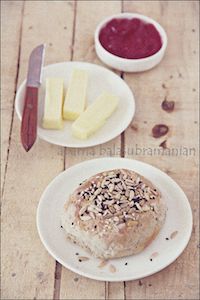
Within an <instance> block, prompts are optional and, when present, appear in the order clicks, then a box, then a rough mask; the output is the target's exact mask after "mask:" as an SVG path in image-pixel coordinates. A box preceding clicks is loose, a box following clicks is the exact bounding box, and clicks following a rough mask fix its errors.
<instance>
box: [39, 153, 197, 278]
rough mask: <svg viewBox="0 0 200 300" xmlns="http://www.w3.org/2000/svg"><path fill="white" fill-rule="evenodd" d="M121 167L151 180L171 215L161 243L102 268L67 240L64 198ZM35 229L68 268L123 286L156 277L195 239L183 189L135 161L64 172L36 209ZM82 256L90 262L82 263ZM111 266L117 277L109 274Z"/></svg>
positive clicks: (96, 162) (97, 162)
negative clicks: (63, 224) (82, 184)
mask: <svg viewBox="0 0 200 300" xmlns="http://www.w3.org/2000/svg"><path fill="white" fill-rule="evenodd" d="M118 168H126V169H130V170H133V171H136V172H138V173H139V174H141V175H143V176H145V177H146V178H147V179H149V180H150V181H152V183H153V184H155V185H156V186H157V187H158V189H159V190H160V191H161V194H162V195H163V198H164V199H165V201H166V204H167V207H168V211H167V216H166V221H165V223H164V226H163V227H162V229H161V231H160V232H159V234H158V236H157V238H156V239H155V240H154V241H153V242H152V243H151V244H150V245H149V246H148V247H147V248H146V249H145V250H143V251H142V252H141V253H139V254H137V255H132V256H128V257H123V258H119V259H111V260H109V262H108V264H107V265H106V266H105V267H103V268H99V267H98V266H99V264H100V260H99V259H97V258H95V257H93V256H92V255H90V253H88V252H86V251H85V250H83V249H82V248H81V247H79V246H78V245H76V244H74V243H72V242H70V241H69V240H67V239H66V236H65V233H64V230H63V229H62V228H61V221H60V219H61V214H62V212H63V207H64V204H65V202H66V199H67V198H68V197H69V195H70V194H71V193H72V192H73V191H74V189H76V188H77V186H78V185H79V183H80V182H82V181H83V180H85V179H88V178H89V177H90V176H92V175H94V174H96V173H99V172H102V171H106V170H111V169H118ZM83 170H84V172H83ZM37 228H38V232H39V236H40V238H41V240H42V243H43V244H44V246H45V248H46V249H47V251H48V252H49V253H50V254H51V255H52V256H53V257H54V258H55V259H56V260H57V261H58V262H60V263H61V264H62V265H63V266H64V267H66V268H68V269H70V270H72V271H73V272H76V273H78V274H80V275H83V276H86V277H89V278H92V279H96V280H102V281H125V280H134V279H139V278H143V277H145V276H149V275H152V274H154V273H156V272H158V271H160V270H162V269H163V268H165V267H167V266H168V265H169V264H171V263H172V262H173V261H174V260H175V259H176V258H177V257H178V256H179V255H180V254H181V253H182V252H183V250H184V249H185V247H186V246H187V243H188V241H189V239H190V236H191V231H192V212H191V208H190V204H189V201H188V199H187V197H186V195H185V194H184V192H183V191H182V189H181V188H180V187H179V186H178V184H177V183H176V182H175V181H174V180H173V179H171V178H170V177H169V176H168V175H167V174H165V173H164V172H162V171H161V170H159V169H157V168H155V167H153V166H151V165H149V164H146V163H143V162H140V161H137V160H131V159H125V158H99V159H93V160H88V161H84V162H82V163H80V164H77V165H75V166H73V167H71V168H69V169H67V170H65V171H64V172H62V173H61V174H59V175H58V176H57V177H56V178H55V179H54V180H53V181H52V182H51V183H50V184H49V185H48V187H47V188H46V190H45V191H44V193H43V195H42V197H41V199H40V202H39V205H38V210H37ZM80 256H82V257H86V258H89V259H88V260H87V261H82V262H80V261H79V257H80ZM110 265H113V266H114V268H116V272H114V273H112V271H110Z"/></svg>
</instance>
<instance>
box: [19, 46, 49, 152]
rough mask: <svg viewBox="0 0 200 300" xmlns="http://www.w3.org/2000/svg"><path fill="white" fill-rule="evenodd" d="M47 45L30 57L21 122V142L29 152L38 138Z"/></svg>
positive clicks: (36, 50)
mask: <svg viewBox="0 0 200 300" xmlns="http://www.w3.org/2000/svg"><path fill="white" fill-rule="evenodd" d="M44 52H45V45H39V46H37V47H36V48H34V49H33V51H32V52H31V55H30V57H29V63H28V74H27V81H26V92H25V98H24V109H23V115H22V123H21V142H22V145H23V147H24V149H25V150H26V152H28V151H29V150H30V149H31V147H32V146H33V144H34V143H35V140H36V138H37V114H38V89H39V86H40V84H41V74H42V66H43V62H44Z"/></svg>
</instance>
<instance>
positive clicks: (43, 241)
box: [36, 157, 193, 282]
mask: <svg viewBox="0 0 200 300" xmlns="http://www.w3.org/2000/svg"><path fill="white" fill-rule="evenodd" d="M101 160H111V161H113V160H116V161H118V160H121V161H131V162H132V163H134V162H136V163H139V164H141V165H143V166H150V167H151V168H153V169H154V170H156V171H158V172H161V173H162V175H164V176H166V178H167V180H169V181H170V183H171V184H173V185H174V186H176V188H177V189H178V190H179V192H181V193H182V194H183V195H184V197H185V200H186V201H185V204H186V205H187V208H188V216H189V219H190V220H189V222H190V228H188V229H189V231H188V236H187V237H186V241H185V245H184V247H183V248H182V249H181V250H180V251H179V253H178V254H177V255H175V256H174V257H173V258H172V259H171V260H170V261H169V262H168V263H167V264H162V265H160V267H159V268H158V269H157V271H149V272H146V273H145V275H144V276H142V277H141V276H140V275H139V276H134V277H132V278H131V277H130V275H129V276H127V277H126V276H124V277H123V278H122V279H120V278H119V279H117V278H111V277H106V276H105V275H104V277H103V278H100V277H99V276H98V275H97V276H96V275H95V274H94V275H93V274H92V275H91V274H90V273H88V272H84V271H82V270H81V269H76V268H74V267H73V266H70V265H68V263H66V262H65V261H63V260H62V259H61V258H59V257H58V256H57V255H56V253H54V251H53V250H52V249H51V248H50V247H49V246H48V243H47V242H46V240H45V238H44V237H43V235H42V233H41V230H40V224H39V223H40V209H41V206H42V201H43V199H44V198H45V194H46V192H47V190H48V189H49V187H50V186H51V185H52V184H53V183H55V182H56V181H59V178H60V177H62V176H63V174H66V173H67V172H68V171H69V170H70V169H73V168H74V167H76V168H77V167H80V166H81V165H83V164H85V163H87V162H93V163H95V162H96V161H101ZM36 225H37V230H38V234H39V237H40V239H41V242H42V243H43V245H44V247H45V249H46V251H47V252H48V253H49V254H50V255H51V256H52V257H53V258H54V259H55V260H56V261H58V262H59V263H60V264H62V265H63V266H64V267H65V268H67V269H69V270H71V271H73V272H75V273H77V274H79V275H81V276H84V277H87V278H90V279H94V280H99V281H109V282H117V281H118V282H122V281H131V280H137V279H141V278H145V277H147V276H150V275H153V274H156V273H158V272H159V271H161V270H163V269H165V268H166V267H168V266H169V265H170V264H172V263H173V262H174V261H175V260H176V259H177V258H178V257H179V256H180V255H181V254H182V253H183V251H184V250H185V248H186V247H187V245H188V243H189V241H190V238H191V234H192V226H193V215H192V209H191V206H190V202H189V200H188V197H187V196H186V194H185V192H184V191H183V190H182V188H181V187H180V186H179V185H178V184H177V182H176V181H175V180H174V179H172V178H171V177H170V176H169V175H168V174H166V173H165V172H163V171H162V170H160V169H159V168H157V167H155V166H153V165H151V164H148V163H146V162H143V161H140V160H136V159H130V158H122V157H102V158H95V159H88V160H85V161H82V162H80V163H78V164H75V165H73V166H70V167H69V168H67V169H66V170H64V171H62V172H60V173H59V174H58V175H57V176H55V177H54V178H53V179H52V180H51V181H50V182H49V184H48V185H47V186H46V188H45V190H44V191H43V193H42V195H41V197H40V200H39V203H38V207H37V213H36Z"/></svg>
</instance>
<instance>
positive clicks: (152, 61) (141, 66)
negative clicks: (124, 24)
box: [94, 13, 167, 72]
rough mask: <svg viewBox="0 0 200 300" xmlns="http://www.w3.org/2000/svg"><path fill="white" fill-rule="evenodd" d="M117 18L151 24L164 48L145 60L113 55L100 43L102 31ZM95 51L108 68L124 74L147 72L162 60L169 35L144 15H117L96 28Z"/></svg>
mask: <svg viewBox="0 0 200 300" xmlns="http://www.w3.org/2000/svg"><path fill="white" fill-rule="evenodd" d="M114 18H117V19H123V18H127V19H132V18H138V19H141V20H143V21H145V22H148V23H151V24H153V25H154V26H155V28H156V29H157V31H158V32H159V34H160V36H161V39H162V47H161V48H160V50H159V51H158V52H156V53H155V54H153V55H151V56H149V57H145V58H139V59H127V58H122V57H119V56H116V55H114V54H111V53H110V52H108V51H107V50H106V49H105V48H104V47H103V46H102V45H101V43H100V41H99V33H100V31H101V29H102V28H103V27H104V26H105V25H106V24H107V23H108V22H109V21H110V20H112V19H114ZM94 39H95V49H96V53H97V55H98V57H99V58H100V59H101V60H102V61H103V62H104V63H105V64H107V65H108V66H110V67H112V68H114V69H117V70H120V71H124V72H141V71H146V70H149V69H151V68H153V67H155V66H156V65H157V64H159V62H160V61H161V60H162V58H163V56H164V53H165V50H166V47H167V35H166V32H165V30H164V29H163V27H162V26H161V25H160V24H158V23H157V22H156V21H154V20H153V19H151V18H149V17H146V16H144V15H140V14H135V13H121V14H117V15H112V16H110V17H108V18H106V19H104V20H103V21H102V22H101V23H100V24H99V25H98V26H97V28H96V30H95V36H94Z"/></svg>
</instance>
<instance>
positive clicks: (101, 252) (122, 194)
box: [61, 169, 166, 259]
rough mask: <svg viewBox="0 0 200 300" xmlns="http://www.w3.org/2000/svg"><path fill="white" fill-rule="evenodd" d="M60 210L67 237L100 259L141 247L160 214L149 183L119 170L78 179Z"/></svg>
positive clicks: (156, 227)
mask: <svg viewBox="0 0 200 300" xmlns="http://www.w3.org/2000/svg"><path fill="white" fill-rule="evenodd" d="M64 210H65V211H64V213H63V215H62V220H61V222H62V226H63V228H64V229H65V231H66V234H67V237H68V238H70V239H71V240H72V241H74V242H76V243H77V244H79V245H80V246H82V247H83V248H85V249H88V250H90V252H91V253H92V254H93V255H94V256H96V257H99V258H104V259H108V258H116V257H123V256H127V255H132V254H136V253H138V252H140V251H142V250H143V249H144V248H145V247H147V246H148V245H149V244H150V243H151V242H152V241H153V240H154V239H155V237H156V236H157V234H158V232H159V231H160V229H161V227H162V225H163V223H164V220H165V215H166V205H165V203H164V201H163V199H162V198H161V195H160V193H159V191H158V190H157V189H156V188H155V187H154V186H153V184H152V183H151V182H150V181H148V180H147V179H145V178H144V177H142V176H140V175H139V174H137V173H135V172H133V171H130V170H125V169H117V170H111V171H106V172H102V173H99V174H96V175H94V176H92V177H91V178H89V179H88V180H87V181H85V182H83V183H82V184H81V185H80V186H79V187H78V188H77V189H76V190H75V191H74V192H73V194H72V195H71V196H70V199H69V200H68V201H67V202H66V204H65V208H64Z"/></svg>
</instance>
